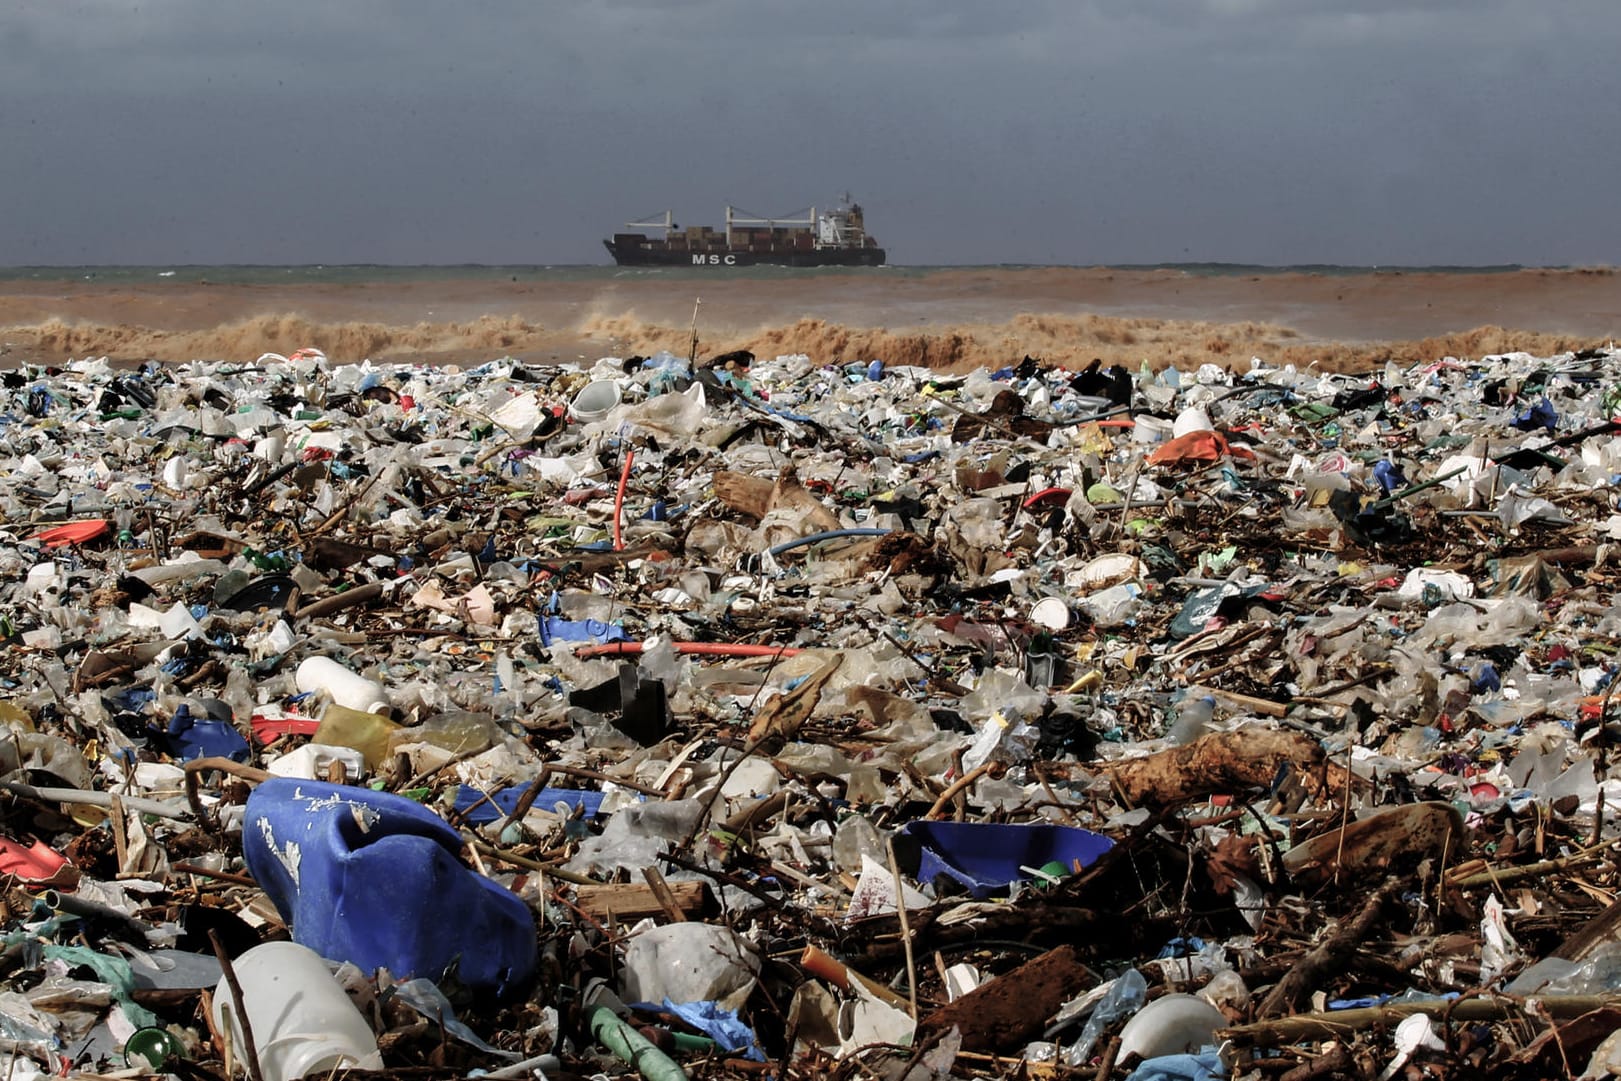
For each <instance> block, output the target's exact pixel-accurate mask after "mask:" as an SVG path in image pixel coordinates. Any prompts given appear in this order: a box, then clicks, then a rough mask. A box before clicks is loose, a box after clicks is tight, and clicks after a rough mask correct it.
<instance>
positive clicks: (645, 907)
mask: <svg viewBox="0 0 1621 1081" xmlns="http://www.w3.org/2000/svg"><path fill="white" fill-rule="evenodd" d="M665 885H666V886H667V887H668V888H669V891H670V899H671V901H673V902H674V904H675V906H676V907H677V908H678V909H680V911H682V912H683V913H685V914H686V915H688V916H702V914H703V909H704V904H705V902H706V901H707V900H708V895H707V891H706V890H705V888H704V883H702V882H666V883H665ZM574 903H575V904H577V905H579V906H580V908H581V909H582V910H583V911H585V912H588V913H590V914H591V915H592V916H594V917H596V918H597V919H607V918H608V916H609V915H612V916H613V918H614V919H616V920H620V921H627V920H629V921H634V920H639V919H641V918H643V917H644V916H663V915H664V906H663V905H662V904H660V903H659V899H658V895H657V894H656V893H655V892H654V891H653V887H652V886H650V885H648V884H647V883H646V882H619V883H611V884H607V885H602V886H580V887H577V888H576V891H575V895H574Z"/></svg>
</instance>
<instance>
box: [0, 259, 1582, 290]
mask: <svg viewBox="0 0 1621 1081" xmlns="http://www.w3.org/2000/svg"><path fill="white" fill-rule="evenodd" d="M1048 269H1089V270H1120V271H1131V272H1153V271H1171V272H1177V273H1182V274H1187V275H1190V276H1196V277H1244V276H1253V275H1285V274H1310V275H1327V276H1334V277H1351V276H1356V275H1362V274H1383V273H1410V274H1426V273H1431V274H1506V273H1513V272H1515V271H1519V270H1523V269H1525V268H1524V267H1521V266H1518V265H1513V264H1504V265H1500V266H1400V267H1398V266H1341V265H1337V264H1333V263H1309V264H1300V265H1293V266H1267V265H1259V264H1251V263H1134V264H1120V265H1115V266H1106V267H1076V268H1068V267H1063V268H1055V267H1053V266H1051V265H1047V264H1028V263H1000V264H991V265H983V266H972V265H969V266H955V265H954V266H904V265H890V266H883V267H813V268H795V267H777V266H752V267H621V266H603V265H595V264H580V265H574V266H528V265H514V266H490V265H485V264H481V263H463V264H451V265H433V264H423V265H410V266H392V265H383V264H377V263H347V264H324V263H311V264H307V265H297V266H295V265H288V266H279V265H278V266H255V265H222V266H202V265H178V266H165V265H152V266H9V267H8V266H0V282H6V281H34V282H46V281H84V282H99V283H102V284H106V285H117V284H121V283H127V284H135V283H145V284H160V283H163V282H171V283H173V284H175V285H197V284H202V283H210V284H218V285H343V284H359V283H379V284H386V283H390V282H395V283H404V282H428V281H464V282H479V281H488V282H502V281H504V282H570V283H572V282H614V281H637V280H660V281H671V280H690V281H704V280H713V279H715V278H717V277H724V278H727V279H731V280H740V281H749V280H758V281H792V280H796V279H805V278H807V277H810V278H818V277H821V278H828V277H835V278H852V279H855V280H860V279H862V278H879V279H885V278H888V279H893V278H917V277H926V276H928V275H931V274H939V273H947V272H957V271H965V270H1010V271H1038V270H1048ZM1555 269H1563V268H1555Z"/></svg>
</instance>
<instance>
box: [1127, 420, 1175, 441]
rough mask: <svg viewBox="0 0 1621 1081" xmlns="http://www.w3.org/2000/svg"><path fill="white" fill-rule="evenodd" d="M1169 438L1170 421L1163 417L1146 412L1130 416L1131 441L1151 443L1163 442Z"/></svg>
mask: <svg viewBox="0 0 1621 1081" xmlns="http://www.w3.org/2000/svg"><path fill="white" fill-rule="evenodd" d="M1170 438H1171V422H1170V421H1168V420H1165V419H1164V418H1163V417H1151V416H1148V415H1147V414H1143V415H1141V416H1137V417H1133V418H1132V425H1131V441H1132V442H1133V443H1141V444H1145V445H1152V444H1154V443H1164V442H1165V441H1166V440H1168V439H1170Z"/></svg>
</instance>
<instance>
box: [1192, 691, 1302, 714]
mask: <svg viewBox="0 0 1621 1081" xmlns="http://www.w3.org/2000/svg"><path fill="white" fill-rule="evenodd" d="M1188 691H1189V693H1190V694H1213V695H1215V696H1216V697H1217V698H1225V699H1227V701H1229V702H1236V703H1237V704H1238V705H1241V706H1243V707H1244V708H1245V709H1249V710H1254V711H1255V712H1256V713H1264V714H1266V715H1267V716H1268V717H1282V716H1284V715H1285V714H1287V713H1288V712H1289V703H1288V702H1274V701H1272V700H1271V699H1268V698H1256V697H1255V696H1254V695H1251V694H1239V693H1238V692H1236V691H1224V690H1222V689H1221V688H1220V687H1203V686H1200V687H1191V686H1190V687H1189V688H1188Z"/></svg>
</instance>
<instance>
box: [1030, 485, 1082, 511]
mask: <svg viewBox="0 0 1621 1081" xmlns="http://www.w3.org/2000/svg"><path fill="white" fill-rule="evenodd" d="M1070 491H1071V490H1070V489H1068V488H1043V489H1042V490H1041V491H1039V492H1037V493H1036V494H1035V495H1033V496H1031V497H1030V498H1029V499H1026V500H1025V501H1024V509H1025V510H1029V509H1030V508H1031V507H1037V506H1041V505H1042V504H1044V503H1063V502H1064V501H1066V500H1067V499H1069V497H1070Z"/></svg>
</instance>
